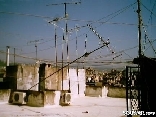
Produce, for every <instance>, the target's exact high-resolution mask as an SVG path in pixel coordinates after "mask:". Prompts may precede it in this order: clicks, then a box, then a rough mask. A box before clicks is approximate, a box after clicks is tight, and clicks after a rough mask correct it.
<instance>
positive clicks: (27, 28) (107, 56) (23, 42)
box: [0, 0, 156, 68]
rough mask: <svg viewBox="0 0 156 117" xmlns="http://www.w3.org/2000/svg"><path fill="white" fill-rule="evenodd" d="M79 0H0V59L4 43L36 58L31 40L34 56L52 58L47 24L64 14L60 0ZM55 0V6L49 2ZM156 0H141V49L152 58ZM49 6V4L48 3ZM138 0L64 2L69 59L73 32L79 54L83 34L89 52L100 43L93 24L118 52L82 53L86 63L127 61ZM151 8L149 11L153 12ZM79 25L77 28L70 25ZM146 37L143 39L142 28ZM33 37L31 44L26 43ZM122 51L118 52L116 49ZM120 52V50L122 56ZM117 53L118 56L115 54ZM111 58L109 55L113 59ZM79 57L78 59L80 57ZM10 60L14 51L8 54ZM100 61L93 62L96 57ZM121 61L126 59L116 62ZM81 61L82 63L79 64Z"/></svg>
mask: <svg viewBox="0 0 156 117" xmlns="http://www.w3.org/2000/svg"><path fill="white" fill-rule="evenodd" d="M65 2H68V3H74V2H80V0H0V51H1V53H0V59H2V60H5V58H6V57H5V56H6V55H5V54H4V53H2V51H3V52H5V51H6V46H10V53H13V50H14V48H16V49H15V50H16V54H18V55H22V56H26V57H31V58H35V55H36V54H35V43H34V42H33V41H35V40H39V42H38V43H37V50H38V51H37V58H38V59H44V60H48V61H55V48H54V44H55V41H54V34H55V33H54V32H55V31H54V25H53V24H49V23H48V21H52V20H53V19H54V18H56V17H64V4H61V3H65ZM50 4H59V5H50ZM155 4H156V0H141V15H142V21H143V24H144V25H146V26H144V28H143V27H142V43H144V45H145V46H143V48H145V50H146V51H145V52H144V54H145V55H146V56H148V57H155V54H154V51H153V49H152V46H153V48H154V49H155V48H156V44H155V39H156V34H155V29H156V6H155ZM46 5H49V6H46ZM136 10H137V0H81V4H77V5H76V4H69V5H67V13H68V20H67V24H68V30H72V32H70V34H69V59H70V60H74V59H76V58H77V56H76V53H75V52H76V44H75V43H76V37H77V40H78V43H77V49H78V56H81V55H83V53H84V49H85V47H84V46H85V45H84V42H85V38H86V37H85V36H86V34H87V36H88V37H87V49H86V50H87V52H89V51H92V50H94V49H96V48H98V47H99V39H98V37H97V36H96V35H95V34H94V33H93V32H92V31H91V30H90V29H89V28H88V27H87V24H91V25H92V27H93V28H94V29H95V30H96V31H97V32H98V33H99V35H100V36H102V37H103V39H105V40H107V39H108V38H109V40H110V45H109V46H110V49H113V50H114V51H115V52H116V54H115V55H114V54H111V52H110V51H109V49H108V48H107V47H104V48H103V49H100V50H99V51H96V52H94V53H93V54H91V55H90V56H89V57H87V58H86V61H87V62H88V63H87V64H85V65H86V66H91V67H96V68H102V67H105V68H107V67H117V66H125V65H126V64H125V62H127V61H129V60H132V59H133V58H135V57H137V56H138V47H137V46H138V19H137V13H136ZM151 12H152V13H151ZM56 25H57V28H56V31H57V33H56V34H57V42H58V46H57V51H58V53H57V56H58V61H61V53H62V45H61V43H62V35H63V29H65V20H64V19H63V20H60V21H59V22H57V24H56ZM75 26H79V27H80V28H79V30H78V31H77V36H76V30H74V27H75ZM145 31H146V34H147V37H148V39H149V40H150V41H151V42H152V46H151V45H150V44H149V41H148V39H146V41H145V38H144V35H145V33H144V32H145ZM30 42H31V43H30ZM122 50H125V51H123V52H122V53H118V52H120V51H122ZM66 53H67V52H66V44H64V60H65V61H66V59H67V58H66ZM121 54H122V55H121ZM116 56H119V57H116ZM114 57H115V59H114V60H113V58H114ZM82 60H83V59H81V61H82ZM10 61H13V56H10ZM16 61H17V62H27V63H28V62H30V63H32V62H34V60H32V59H28V58H27V59H25V58H22V57H16ZM97 61H98V62H101V61H102V62H104V63H95V62H97ZM116 62H123V63H124V64H116ZM79 65H80V64H79Z"/></svg>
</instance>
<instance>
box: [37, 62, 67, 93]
mask: <svg viewBox="0 0 156 117" xmlns="http://www.w3.org/2000/svg"><path fill="white" fill-rule="evenodd" d="M58 69H60V68H57V69H56V67H54V66H52V65H51V64H41V65H40V68H39V77H40V87H39V89H40V90H42V91H44V90H46V89H48V90H61V89H62V82H61V81H62V70H63V89H64V90H68V89H69V88H68V84H67V85H66V81H67V68H63V69H62V70H60V71H59V72H57V73H55V72H56V71H57V70H58ZM53 73H55V74H53ZM51 74H53V75H51ZM44 79H45V80H44ZM41 81H42V82H41ZM67 83H69V81H68V82H67Z"/></svg>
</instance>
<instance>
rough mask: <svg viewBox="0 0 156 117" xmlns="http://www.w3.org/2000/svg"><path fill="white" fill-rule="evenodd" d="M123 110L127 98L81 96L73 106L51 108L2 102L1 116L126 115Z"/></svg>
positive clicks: (96, 116) (93, 116) (92, 116)
mask: <svg viewBox="0 0 156 117" xmlns="http://www.w3.org/2000/svg"><path fill="white" fill-rule="evenodd" d="M123 111H126V99H124V98H109V97H106V98H98V97H81V98H76V99H75V100H74V102H73V103H72V104H71V106H64V107H61V106H54V107H51V108H45V107H38V108H37V107H29V106H17V105H9V104H7V103H6V104H4V103H3V104H0V117H17V116H20V117H43V116H46V117H125V116H124V115H123ZM86 112H88V113H86Z"/></svg>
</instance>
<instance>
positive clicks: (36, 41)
mask: <svg viewBox="0 0 156 117" xmlns="http://www.w3.org/2000/svg"><path fill="white" fill-rule="evenodd" d="M40 40H43V39H38V40H34V41H29V42H27V44H29V43H35V48H36V62H37V44H38V43H39V41H40Z"/></svg>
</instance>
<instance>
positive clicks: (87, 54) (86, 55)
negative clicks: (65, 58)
mask: <svg viewBox="0 0 156 117" xmlns="http://www.w3.org/2000/svg"><path fill="white" fill-rule="evenodd" d="M107 45H108V43H104V45H102V46H101V47H99V48H97V49H95V50H93V51H90V52H86V53H85V54H83V55H82V56H80V57H79V58H77V59H75V60H73V61H72V62H70V63H68V64H67V65H65V66H63V67H62V68H60V69H58V70H57V71H56V72H54V73H52V74H50V75H49V76H47V77H45V78H44V79H42V80H41V81H40V82H42V81H44V80H46V79H47V78H49V77H50V76H52V75H54V74H56V73H57V72H59V71H61V70H62V69H63V68H66V67H68V66H69V65H70V64H73V63H75V62H76V61H77V60H79V59H81V58H83V57H88V56H89V55H90V54H91V53H93V52H95V51H97V50H99V49H101V48H103V47H104V46H107ZM40 82H38V83H36V84H35V85H33V86H32V87H30V88H29V89H28V90H30V89H32V88H33V87H35V86H36V85H38V84H39V83H40Z"/></svg>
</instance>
